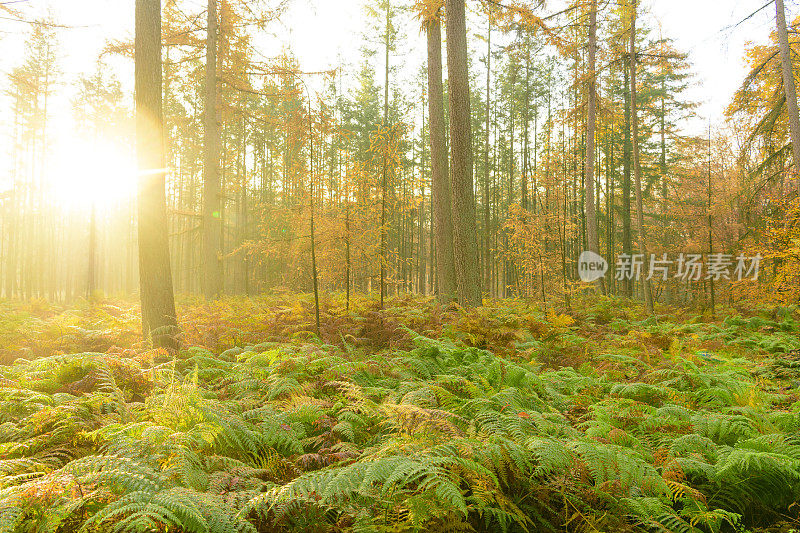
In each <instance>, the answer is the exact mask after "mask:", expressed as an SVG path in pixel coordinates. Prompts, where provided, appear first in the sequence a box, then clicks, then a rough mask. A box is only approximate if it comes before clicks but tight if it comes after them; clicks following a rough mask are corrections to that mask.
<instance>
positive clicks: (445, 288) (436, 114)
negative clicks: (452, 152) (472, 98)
mask: <svg viewBox="0 0 800 533" xmlns="http://www.w3.org/2000/svg"><path fill="white" fill-rule="evenodd" d="M427 30H428V32H427V33H428V114H429V115H430V117H429V118H428V123H429V124H430V145H431V183H432V190H431V194H432V196H433V220H434V224H433V228H434V229H433V231H434V252H435V254H436V285H437V295H438V297H439V300H440V301H442V302H449V301H452V300H454V299H455V296H456V281H455V280H456V275H455V264H454V256H453V219H452V208H451V203H450V178H449V177H448V175H447V150H446V148H445V128H444V88H443V86H442V30H441V25H440V23H439V21H438V20H431V21H429V22H428V25H427Z"/></svg>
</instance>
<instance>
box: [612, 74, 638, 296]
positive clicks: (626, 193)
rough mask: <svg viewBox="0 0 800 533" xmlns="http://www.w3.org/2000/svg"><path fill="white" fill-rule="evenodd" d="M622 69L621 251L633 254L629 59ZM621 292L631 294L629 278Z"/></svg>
mask: <svg viewBox="0 0 800 533" xmlns="http://www.w3.org/2000/svg"><path fill="white" fill-rule="evenodd" d="M623 70H624V74H623V76H624V79H625V135H624V140H623V149H622V252H623V253H624V254H627V255H631V254H633V236H632V232H631V225H632V224H631V219H632V217H631V173H632V172H631V159H632V155H631V152H632V151H633V149H632V148H631V83H630V81H631V80H630V60H629V61H628V62H627V63H626V65H625V67H623ZM609 260H611V258H609ZM622 292H623V294H624V295H625V296H626V297H627V298H630V297H631V296H633V283H632V281H631V280H629V279H623V280H622Z"/></svg>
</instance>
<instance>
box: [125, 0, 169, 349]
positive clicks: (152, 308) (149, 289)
mask: <svg viewBox="0 0 800 533" xmlns="http://www.w3.org/2000/svg"><path fill="white" fill-rule="evenodd" d="M134 62H135V102H136V159H137V163H138V167H139V218H138V223H139V282H140V297H141V302H142V331H143V333H144V336H145V337H149V338H150V339H151V340H152V342H153V345H154V346H157V347H168V348H174V347H176V345H177V342H176V340H175V336H174V335H175V333H176V330H177V321H176V313H175V302H174V296H173V292H172V271H171V267H170V261H169V243H168V240H167V237H168V236H167V229H166V228H167V207H166V197H165V194H164V180H165V174H166V171H165V169H164V144H163V135H162V128H163V114H162V113H163V111H162V102H161V98H162V96H161V0H137V1H136V38H135V52H134Z"/></svg>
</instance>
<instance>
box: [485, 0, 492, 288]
mask: <svg viewBox="0 0 800 533" xmlns="http://www.w3.org/2000/svg"><path fill="white" fill-rule="evenodd" d="M491 87H492V15H491V13H490V14H489V31H488V33H487V36H486V117H485V118H486V124H485V126H484V127H485V130H486V131H484V132H483V133H484V146H483V173H484V174H483V233H484V248H483V284H484V286H485V288H486V291H487V292H490V291H489V287H490V286H491V284H492V248H491V245H490V238H491V231H490V230H491V210H490V201H489V179H490V176H489V174H490V171H489V130H490V118H491V101H492V94H491ZM490 296H491V295H490Z"/></svg>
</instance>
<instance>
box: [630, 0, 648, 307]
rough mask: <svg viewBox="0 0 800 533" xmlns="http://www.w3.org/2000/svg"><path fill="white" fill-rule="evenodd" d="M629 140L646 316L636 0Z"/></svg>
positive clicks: (645, 259)
mask: <svg viewBox="0 0 800 533" xmlns="http://www.w3.org/2000/svg"><path fill="white" fill-rule="evenodd" d="M630 44H631V49H630V62H631V140H632V141H633V175H634V182H635V186H636V225H637V226H638V227H637V230H638V232H639V253H641V254H642V260H643V262H644V268H643V269H642V273H641V285H642V292H643V293H644V305H645V310H646V311H647V313H648V314H653V294H652V292H650V281H649V280H648V279H647V275H648V270H649V268H648V265H649V258H648V255H647V233H646V232H645V229H644V209H643V207H642V203H643V202H642V169H641V165H640V163H639V117H638V116H637V102H636V0H633V5H632V6H631V41H630Z"/></svg>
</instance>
